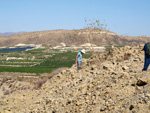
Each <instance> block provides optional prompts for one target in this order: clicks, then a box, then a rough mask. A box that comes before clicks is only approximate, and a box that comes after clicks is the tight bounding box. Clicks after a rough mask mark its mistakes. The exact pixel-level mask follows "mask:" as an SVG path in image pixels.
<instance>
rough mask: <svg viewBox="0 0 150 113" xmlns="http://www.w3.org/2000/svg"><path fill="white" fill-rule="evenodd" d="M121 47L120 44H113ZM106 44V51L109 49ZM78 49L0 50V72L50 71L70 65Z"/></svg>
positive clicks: (86, 56) (88, 54) (85, 56)
mask: <svg viewBox="0 0 150 113" xmlns="http://www.w3.org/2000/svg"><path fill="white" fill-rule="evenodd" d="M115 47H122V46H115ZM111 49H112V48H111V46H106V51H109V50H111ZM78 52H79V50H67V52H62V51H61V50H59V49H50V48H48V47H47V48H39V49H32V50H29V51H18V52H0V72H22V73H50V72H52V71H53V70H55V69H57V68H60V67H71V66H72V65H73V64H74V63H75V58H76V55H77V53H78ZM91 56H92V52H86V54H84V55H83V58H86V59H87V58H89V57H91Z"/></svg>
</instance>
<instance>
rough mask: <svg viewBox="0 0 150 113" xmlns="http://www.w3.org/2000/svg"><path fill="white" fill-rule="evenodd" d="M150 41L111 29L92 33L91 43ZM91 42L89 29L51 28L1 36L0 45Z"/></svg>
mask: <svg viewBox="0 0 150 113" xmlns="http://www.w3.org/2000/svg"><path fill="white" fill-rule="evenodd" d="M148 41H150V37H145V36H140V37H130V36H122V35H118V34H116V33H113V32H110V31H100V30H97V31H94V32H93V33H92V34H91V43H93V44H96V45H97V46H103V45H137V44H143V43H145V42H148ZM88 42H89V37H88V31H84V30H50V31H37V32H26V33H21V34H16V35H12V36H6V37H0V46H13V45H16V44H18V43H23V44H50V45H54V46H56V45H59V44H60V43H65V44H66V45H67V46H70V45H81V44H84V43H88Z"/></svg>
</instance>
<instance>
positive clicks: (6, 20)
mask: <svg viewBox="0 0 150 113" xmlns="http://www.w3.org/2000/svg"><path fill="white" fill-rule="evenodd" d="M84 18H86V19H87V20H89V19H91V20H93V19H99V20H100V22H102V23H105V24H107V29H109V30H110V31H112V32H115V33H118V34H121V35H130V36H140V35H147V36H150V0H0V32H19V31H27V32H30V31H43V30H54V29H81V28H84V27H85V26H86V23H85V21H84V20H85V19H84Z"/></svg>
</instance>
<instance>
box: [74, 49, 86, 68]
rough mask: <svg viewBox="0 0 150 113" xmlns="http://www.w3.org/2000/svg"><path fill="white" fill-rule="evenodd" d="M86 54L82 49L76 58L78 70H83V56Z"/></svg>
mask: <svg viewBox="0 0 150 113" xmlns="http://www.w3.org/2000/svg"><path fill="white" fill-rule="evenodd" d="M83 54H85V49H82V50H81V51H80V52H79V53H78V54H77V56H76V61H75V63H76V64H77V70H80V69H81V68H82V55H83Z"/></svg>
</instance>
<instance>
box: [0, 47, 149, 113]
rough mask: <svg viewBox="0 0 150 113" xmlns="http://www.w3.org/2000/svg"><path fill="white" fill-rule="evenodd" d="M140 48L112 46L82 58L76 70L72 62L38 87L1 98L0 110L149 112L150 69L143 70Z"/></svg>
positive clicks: (14, 112)
mask: <svg viewBox="0 0 150 113" xmlns="http://www.w3.org/2000/svg"><path fill="white" fill-rule="evenodd" d="M142 49H143V45H138V46H133V47H131V46H125V47H122V48H113V49H112V50H111V51H109V52H107V53H101V54H95V55H93V56H92V57H91V58H89V59H84V60H83V67H82V69H81V70H80V71H79V72H77V69H76V65H75V64H74V65H73V66H72V67H71V68H69V69H66V70H63V71H62V72H60V73H58V74H57V75H55V76H53V77H52V78H51V79H49V80H47V82H46V83H44V84H43V85H42V87H41V88H40V89H38V90H35V89H32V88H27V89H16V90H15V91H13V92H12V93H10V94H8V95H6V96H4V97H3V98H0V112H1V113H101V112H102V113H149V112H150V71H149V70H148V71H142V68H143V65H144V51H142ZM1 82H2V80H1ZM7 82H9V80H7ZM4 83H5V82H4V81H3V84H4ZM3 84H2V83H1V86H0V87H3ZM20 84H21V83H20ZM20 86H21V85H20ZM12 87H13V86H12Z"/></svg>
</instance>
